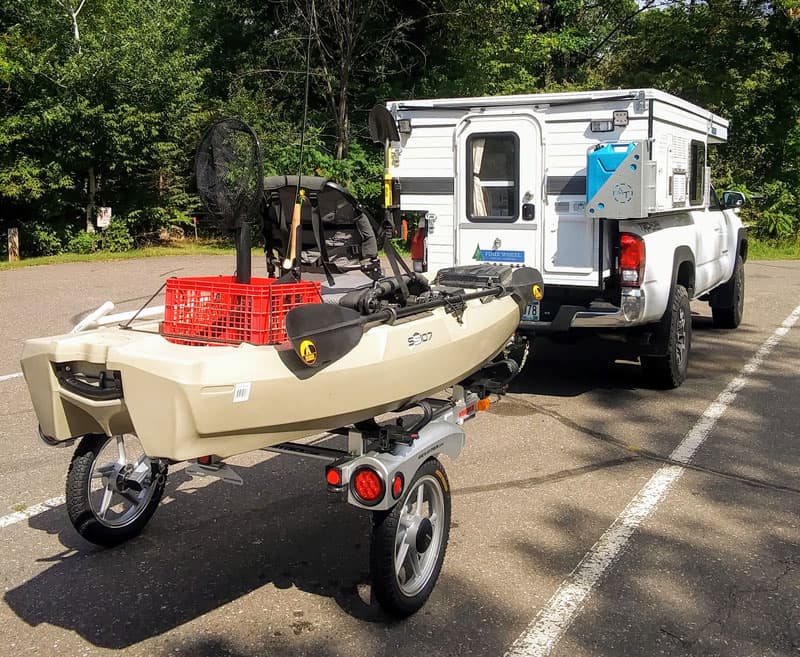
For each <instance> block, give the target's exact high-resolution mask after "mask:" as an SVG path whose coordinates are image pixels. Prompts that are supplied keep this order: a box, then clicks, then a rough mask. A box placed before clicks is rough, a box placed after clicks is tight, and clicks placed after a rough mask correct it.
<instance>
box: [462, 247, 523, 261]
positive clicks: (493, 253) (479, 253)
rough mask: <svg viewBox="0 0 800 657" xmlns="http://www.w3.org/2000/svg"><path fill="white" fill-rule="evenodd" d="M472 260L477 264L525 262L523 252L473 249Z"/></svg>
mask: <svg viewBox="0 0 800 657" xmlns="http://www.w3.org/2000/svg"><path fill="white" fill-rule="evenodd" d="M472 259H473V260H477V261H478V262H525V251H504V250H500V249H482V248H481V247H480V244H478V245H477V246H476V247H475V253H473V254H472Z"/></svg>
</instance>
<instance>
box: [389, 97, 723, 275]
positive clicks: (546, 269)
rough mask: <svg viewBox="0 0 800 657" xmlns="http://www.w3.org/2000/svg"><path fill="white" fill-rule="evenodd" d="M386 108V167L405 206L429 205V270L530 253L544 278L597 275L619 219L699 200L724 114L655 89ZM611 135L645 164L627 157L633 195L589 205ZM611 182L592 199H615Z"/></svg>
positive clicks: (623, 188) (409, 210)
mask: <svg viewBox="0 0 800 657" xmlns="http://www.w3.org/2000/svg"><path fill="white" fill-rule="evenodd" d="M388 107H389V109H390V111H391V112H392V113H393V114H394V115H395V117H396V119H397V121H398V126H399V130H400V141H399V142H397V143H395V144H394V149H393V162H392V164H393V168H392V176H393V177H394V178H396V179H398V180H399V187H400V207H401V211H402V212H404V213H405V214H407V215H412V216H413V214H414V213H423V214H424V213H428V214H429V221H428V224H427V227H428V236H427V239H428V243H427V247H428V251H427V258H428V263H427V265H428V267H427V268H428V270H429V271H435V270H438V269H439V268H441V267H445V266H451V265H453V264H465V263H468V262H474V261H476V260H486V261H490V262H503V263H506V264H508V263H512V264H519V265H522V264H526V265H529V266H532V267H536V268H538V269H539V270H540V271H541V272H542V273H543V274H544V276H545V283H547V284H550V285H568V286H580V287H598V286H602V281H603V279H606V278H608V277H610V276H611V268H612V264H613V253H612V249H611V248H610V245H612V244H613V239H612V237H613V233H614V232H615V231H616V230H617V229H618V227H617V226H616V225H615V224H616V221H615V220H620V219H647V218H649V217H652V216H655V215H659V214H664V213H675V212H684V211H686V210H690V209H692V208H698V209H700V208H704V207H707V205H708V201H709V194H710V190H709V173H708V146H709V145H712V144H721V143H724V142H725V141H726V140H727V137H728V121H726V120H725V119H723V118H721V117H719V116H716V115H715V114H713V113H711V112H709V111H707V110H703V109H701V108H700V107H698V106H696V105H693V104H691V103H688V102H686V101H684V100H681V99H679V98H677V97H675V96H672V95H670V94H667V93H664V92H661V91H657V90H655V89H637V90H614V91H584V92H571V93H555V94H526V95H518V96H500V97H482V98H448V99H434V100H411V101H394V102H390V103H388ZM617 144H624V145H628V144H633V145H634V147H635V149H636V151H637V152H636V154H635V155H638V156H639V158H640V161H641V166H638V167H637V169H638V175H635V174H634V173H633V172H630V169H629V167H630V163H627V162H626V163H625V167H626V169H625V172H626V173H631V174H632V175H630V176H626V177H625V179H624V181H623V182H622V184H621V185H620V186H619V187H617V194H618V196H619V195H620V194H621V193H623V196H624V192H628V193H629V194H630V193H635V194H636V197H635V198H634V199H633V202H629V203H627V204H625V205H622V204H619V203H616V204H614V205H616V206H617V211H616V212H615V213H611V212H610V210H611V205H612V204H611V203H607V204H606V208H608V210H607V211H605V212H604V211H603V210H600V209H597V208H596V207H591V199H587V191H588V188H589V185H590V184H592V185H594V186H596V185H597V177H598V176H597V172H596V171H594V170H591V171H589V170H587V165H588V164H589V162H590V157H591V156H592V155H593V153H594V151H595V149H597V148H598V147H601V148H602V147H606V146H609V147H612V148H613V146H614V145H617ZM633 156H634V154H633V153H632V154H631V157H633ZM487 165H488V166H487ZM600 168H602V162H601V163H600V164H599V166H597V167H596V169H600ZM622 172H623V169H622V167H619V171H618V172H617V174H618V176H619V174H621V173H622ZM612 177H613V176H612ZM617 184H618V183H616V182H614V185H617ZM614 185H611V186H608V185H607V186H606V189H605V190H604V189H602V188H601V189H599V190H598V193H599V194H600V195H601V196H600V197H599V198H602V197H607V196H610V197H612V198H613V191H614V190H613V187H614ZM601 187H602V186H601ZM595 196H597V194H595ZM601 202H602V201H601ZM620 208H621V211H620ZM590 210H595V211H594V212H592V213H591V214H590V213H589V211H590Z"/></svg>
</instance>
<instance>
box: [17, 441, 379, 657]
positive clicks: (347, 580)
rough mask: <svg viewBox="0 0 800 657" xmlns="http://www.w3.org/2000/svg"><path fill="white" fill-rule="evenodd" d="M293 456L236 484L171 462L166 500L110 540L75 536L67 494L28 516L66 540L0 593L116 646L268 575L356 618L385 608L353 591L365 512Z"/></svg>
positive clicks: (21, 608)
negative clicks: (108, 544)
mask: <svg viewBox="0 0 800 657" xmlns="http://www.w3.org/2000/svg"><path fill="white" fill-rule="evenodd" d="M289 461H290V458H289V457H282V456H279V457H274V458H272V459H269V460H267V461H265V462H264V463H262V464H260V465H258V466H255V467H250V468H247V469H246V470H245V469H242V468H240V469H239V471H240V472H241V474H242V476H243V478H244V479H245V482H246V483H245V486H244V487H241V488H240V487H232V486H229V485H227V484H224V483H222V482H219V481H216V480H215V481H213V482H212V483H209V484H208V485H204V486H202V487H197V488H187V489H186V490H180V489H178V486H179V485H180V484H182V483H185V482H186V481H188V480H189V477H188V475H186V474H185V473H184V472H183V471H178V472H176V473H174V474H171V475H170V477H169V479H168V486H167V491H166V493H165V500H167V499H168V498H173V500H169V501H167V503H162V505H161V507H160V508H159V510H158V512H157V514H156V515H155V516H154V518H153V520H151V522H150V524H149V525H148V526H147V527H146V528H145V530H144V532H143V533H142V534H141V535H140V536H139V537H137V538H135V539H133V540H131V541H129V542H128V543H126V544H123V545H121V546H118V547H116V548H112V549H102V548H98V547H95V546H92V545H91V544H89V543H86V542H85V541H83V539H81V538H80V537H79V536H78V535H77V534H76V533H75V531H74V529H73V528H72V526H71V525H70V524H69V520H68V518H67V515H66V512H65V508H64V507H63V506H62V507H58V508H54V509H52V510H49V511H46V512H45V513H42V514H40V515H38V516H35V517H33V518H32V519H31V520H30V521H29V523H30V526H31V527H32V528H34V529H37V530H39V531H45V532H47V533H49V534H57V535H58V537H59V540H60V541H61V543H62V544H63V545H64V546H65V548H67V549H66V550H64V551H63V552H61V553H58V554H55V555H52V556H51V557H50V558H48V559H45V561H50V560H52V561H53V564H52V565H50V566H49V567H48V568H47V570H45V571H44V572H42V573H41V574H39V575H37V576H36V577H34V578H33V579H31V580H29V581H27V582H25V583H23V584H22V585H20V586H18V587H16V588H14V589H12V590H10V591H8V592H7V593H6V594H5V601H6V602H7V603H8V605H9V606H10V607H11V609H13V610H14V612H15V613H16V614H17V615H18V616H19V617H20V618H22V619H23V620H24V621H25V622H27V623H28V624H30V625H32V626H36V625H39V624H40V623H49V624H51V625H57V626H60V627H63V628H65V629H69V630H72V631H74V632H77V633H78V634H79V635H80V636H82V637H83V638H84V639H86V640H87V641H89V642H91V643H93V644H95V645H97V646H103V647H107V648H114V649H121V648H125V647H127V646H130V645H133V644H135V643H138V642H140V641H143V640H144V639H147V638H149V637H153V636H157V635H159V634H162V633H164V632H166V631H168V630H170V629H172V628H174V627H176V626H178V625H181V624H183V623H185V622H187V621H189V620H191V619H194V618H197V617H198V616H201V615H203V614H205V613H206V612H208V611H211V610H213V609H216V608H218V607H220V606H222V605H224V604H226V603H228V602H230V601H232V600H235V599H237V598H239V597H241V596H243V595H245V594H247V593H249V592H251V591H253V590H254V589H257V588H259V587H262V586H265V585H267V584H272V585H273V586H274V587H275V588H278V589H284V588H290V587H292V586H295V587H297V588H298V589H301V590H303V591H308V592H311V593H314V594H315V595H320V596H325V597H329V598H333V599H334V600H335V601H336V603H337V604H338V605H339V606H340V607H341V608H342V609H343V610H345V611H346V612H347V613H348V614H352V615H353V616H356V617H358V618H360V619H362V620H366V621H379V620H386V617H385V616H384V615H383V613H382V612H381V611H380V609H379V608H377V607H376V606H375V605H372V604H365V603H364V602H363V601H362V600H361V598H360V597H359V595H358V591H357V586H358V585H359V584H361V583H363V582H366V581H367V577H368V573H367V569H368V565H367V564H368V546H369V531H370V519H369V517H368V514H366V513H363V512H359V511H358V510H356V509H355V508H353V507H350V506H349V505H347V504H345V503H341V502H339V501H337V500H334V499H331V498H330V496H329V494H328V493H327V492H326V491H325V486H324V483H322V481H323V480H322V476H323V475H322V472H321V468H320V467H319V466H318V465H317V466H316V467H314V463H312V462H304V461H299V460H297V461H296V462H291V463H289ZM284 465H286V467H284ZM204 483H205V482H204ZM262 492H263V493H264V495H263V497H262V495H261V493H262ZM254 493H255V495H254ZM254 498H255V499H254Z"/></svg>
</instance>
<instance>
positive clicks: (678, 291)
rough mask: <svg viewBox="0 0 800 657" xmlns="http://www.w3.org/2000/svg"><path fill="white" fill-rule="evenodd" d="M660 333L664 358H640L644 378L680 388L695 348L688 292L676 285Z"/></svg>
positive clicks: (658, 384)
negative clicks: (690, 355) (690, 352)
mask: <svg viewBox="0 0 800 657" xmlns="http://www.w3.org/2000/svg"><path fill="white" fill-rule="evenodd" d="M658 333H659V334H660V335H661V338H660V340H661V345H660V346H661V347H662V348H664V350H665V352H666V353H664V355H659V356H640V358H639V359H640V360H641V362H642V369H643V370H644V373H645V376H647V378H648V379H649V380H650V381H651V382H652V383H653V385H655V386H656V387H658V388H664V389H670V388H677V387H678V386H679V385H681V384H682V383H683V382H684V381H685V380H686V372H687V371H688V369H689V351H690V349H691V347H692V309H691V307H690V306H689V293H688V292H687V291H686V288H685V287H683V285H676V286H675V289H674V290H673V293H672V298H671V299H670V304H669V306H668V307H667V311H666V312H665V313H664V317H663V318H662V320H661V326H660V327H659V331H658Z"/></svg>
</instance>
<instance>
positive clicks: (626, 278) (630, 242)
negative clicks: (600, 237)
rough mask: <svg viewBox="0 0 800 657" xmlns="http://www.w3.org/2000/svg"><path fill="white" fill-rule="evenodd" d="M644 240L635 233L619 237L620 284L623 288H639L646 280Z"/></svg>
mask: <svg viewBox="0 0 800 657" xmlns="http://www.w3.org/2000/svg"><path fill="white" fill-rule="evenodd" d="M644 263H645V248H644V240H643V239H642V238H641V237H639V236H638V235H634V234H633V233H620V236H619V283H620V285H621V286H622V287H639V286H640V285H641V284H642V282H643V279H644Z"/></svg>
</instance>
